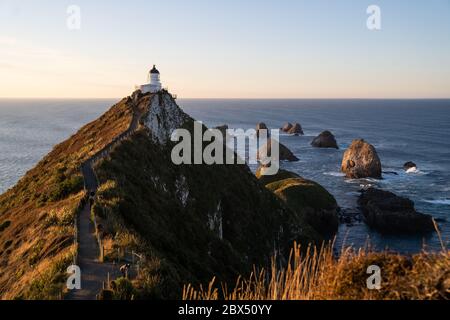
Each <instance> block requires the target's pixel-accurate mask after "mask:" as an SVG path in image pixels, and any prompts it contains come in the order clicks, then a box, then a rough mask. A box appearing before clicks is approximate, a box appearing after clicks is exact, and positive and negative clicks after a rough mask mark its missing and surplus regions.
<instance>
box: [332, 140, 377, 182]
mask: <svg viewBox="0 0 450 320" xmlns="http://www.w3.org/2000/svg"><path fill="white" fill-rule="evenodd" d="M341 170H342V172H344V173H345V174H346V177H347V178H352V179H360V178H368V177H370V178H377V179H379V178H381V161H380V158H379V157H378V154H377V151H376V150H375V148H374V146H372V145H371V144H369V143H367V142H365V141H364V140H363V139H359V140H353V142H352V144H351V145H350V147H349V148H348V149H347V150H346V151H345V153H344V158H343V160H342V167H341Z"/></svg>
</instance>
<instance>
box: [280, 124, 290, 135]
mask: <svg viewBox="0 0 450 320" xmlns="http://www.w3.org/2000/svg"><path fill="white" fill-rule="evenodd" d="M292 127H293V125H292V123H290V122H288V123H286V124H285V125H284V126H283V127H282V128H281V129H280V130H281V132H286V133H287V132H289V130H291V129H292Z"/></svg>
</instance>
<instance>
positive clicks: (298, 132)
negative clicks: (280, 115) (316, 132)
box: [287, 123, 304, 136]
mask: <svg viewBox="0 0 450 320" xmlns="http://www.w3.org/2000/svg"><path fill="white" fill-rule="evenodd" d="M287 133H289V134H294V135H297V136H299V135H303V134H304V133H303V128H302V126H301V125H300V123H295V124H294V125H293V126H292V127H291V128H290V129H289V130H288V131H287Z"/></svg>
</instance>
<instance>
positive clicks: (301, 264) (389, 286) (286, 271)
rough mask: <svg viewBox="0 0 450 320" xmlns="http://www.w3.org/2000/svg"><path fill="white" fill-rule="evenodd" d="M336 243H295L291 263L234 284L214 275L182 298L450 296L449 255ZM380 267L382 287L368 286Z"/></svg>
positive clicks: (381, 298)
mask: <svg viewBox="0 0 450 320" xmlns="http://www.w3.org/2000/svg"><path fill="white" fill-rule="evenodd" d="M332 248H333V245H332V244H327V245H324V246H322V247H321V248H315V247H309V248H308V249H307V250H306V251H305V250H301V247H300V246H299V245H297V244H295V246H294V248H293V249H292V252H291V256H290V259H289V263H288V264H287V267H284V268H280V267H278V266H277V263H276V262H275V261H276V260H275V259H273V262H272V267H271V269H270V271H265V270H263V271H261V272H257V271H254V272H253V273H252V274H251V276H250V277H249V278H248V279H243V278H242V277H239V278H238V280H237V282H236V285H235V287H234V288H233V289H231V290H229V289H228V288H227V286H226V285H224V284H222V285H221V287H220V289H219V288H218V287H217V285H216V280H215V279H213V280H212V281H211V282H210V284H209V285H208V287H207V288H204V287H202V286H200V288H199V289H195V288H194V287H193V286H192V285H187V286H185V287H184V290H183V299H184V300H218V299H225V300H348V299H352V300H372V299H374V300H391V299H449V298H450V283H449V282H450V255H449V251H447V250H442V252H439V253H427V252H422V253H420V254H417V255H414V256H402V255H399V254H393V253H388V252H382V253H375V252H371V251H370V250H369V249H365V250H358V251H355V250H353V249H351V248H347V249H345V250H343V251H342V252H341V254H340V255H339V257H335V254H334V253H333V249H332ZM371 265H377V266H379V267H380V268H381V277H382V282H381V289H380V290H369V289H368V288H367V278H368V277H369V276H370V274H367V268H368V267H369V266H371Z"/></svg>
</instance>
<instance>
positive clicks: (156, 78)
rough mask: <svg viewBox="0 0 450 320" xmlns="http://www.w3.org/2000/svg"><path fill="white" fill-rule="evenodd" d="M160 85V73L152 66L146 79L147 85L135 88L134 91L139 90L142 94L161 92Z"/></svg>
mask: <svg viewBox="0 0 450 320" xmlns="http://www.w3.org/2000/svg"><path fill="white" fill-rule="evenodd" d="M161 88H162V84H161V78H160V73H159V71H158V69H156V66H155V65H153V69H152V70H150V72H149V73H148V77H147V83H146V84H143V85H140V86H136V87H135V89H136V90H141V92H142V93H149V92H150V93H155V92H159V91H161Z"/></svg>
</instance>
